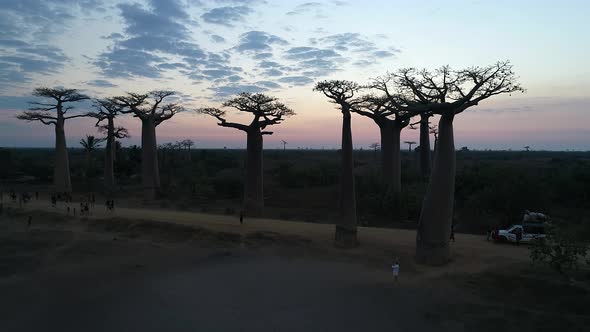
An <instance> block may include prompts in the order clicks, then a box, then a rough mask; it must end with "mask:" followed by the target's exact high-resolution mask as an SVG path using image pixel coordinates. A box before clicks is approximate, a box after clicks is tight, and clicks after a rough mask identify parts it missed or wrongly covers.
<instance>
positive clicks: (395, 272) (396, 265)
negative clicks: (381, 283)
mask: <svg viewBox="0 0 590 332" xmlns="http://www.w3.org/2000/svg"><path fill="white" fill-rule="evenodd" d="M391 270H392V273H393V281H395V282H398V280H397V279H398V277H399V260H397V259H396V260H395V261H394V262H393V265H391Z"/></svg>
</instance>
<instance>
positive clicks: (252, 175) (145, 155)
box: [18, 61, 524, 264]
mask: <svg viewBox="0 0 590 332" xmlns="http://www.w3.org/2000/svg"><path fill="white" fill-rule="evenodd" d="M314 91H318V92H321V93H323V94H324V95H325V96H326V97H327V98H328V99H329V100H330V101H331V102H332V103H334V104H336V105H337V107H338V108H339V109H340V111H341V112H342V154H341V158H342V159H341V162H342V174H341V178H340V219H339V220H338V222H337V223H336V232H335V244H336V245H337V246H342V247H352V246H356V245H357V244H358V240H357V214H356V199H355V184H354V173H353V168H354V167H353V155H352V151H353V140H352V132H351V125H352V124H351V122H352V121H351V119H352V117H351V114H352V113H357V114H359V115H362V116H366V117H369V118H371V119H373V121H374V122H375V124H376V125H377V126H378V127H379V130H380V135H381V143H380V146H381V173H382V177H383V181H384V183H385V184H386V185H387V186H388V187H389V189H390V190H391V192H392V193H393V194H394V195H399V194H400V193H401V191H402V188H401V180H400V179H401V164H400V145H401V142H400V134H401V131H402V129H403V128H405V127H407V126H408V125H411V120H412V119H413V118H414V117H419V121H418V122H416V123H415V124H419V126H420V127H419V129H420V143H419V144H420V145H419V146H420V160H421V163H420V164H421V167H420V168H421V171H422V174H423V175H424V177H425V178H427V179H429V185H428V190H427V192H426V196H425V198H424V201H423V204H422V210H421V214H420V220H419V225H418V232H417V239H416V244H417V246H416V257H417V260H418V261H420V262H423V263H428V264H441V263H444V262H446V261H448V259H449V256H450V251H449V243H448V239H449V233H450V229H451V222H452V215H453V203H454V184H455V146H454V139H453V119H454V117H455V116H456V115H457V114H459V113H461V112H463V111H464V110H466V109H467V108H469V107H472V106H475V105H477V104H478V103H479V102H481V101H482V100H484V99H487V98H489V97H492V96H495V95H499V94H509V93H512V92H517V91H524V90H523V88H522V87H521V86H520V85H519V84H518V83H517V79H516V76H515V74H514V72H513V71H512V66H511V64H510V63H509V62H507V61H506V62H498V63H496V64H493V65H490V66H486V67H471V68H467V69H463V70H452V69H451V68H449V67H442V68H440V69H437V70H434V71H428V70H416V69H412V68H410V69H401V70H398V71H395V72H391V73H388V74H386V75H384V76H382V77H377V78H374V79H371V80H370V82H369V83H368V84H366V85H359V84H357V83H355V82H351V81H343V80H330V81H322V82H318V83H317V84H316V85H315V87H314ZM33 94H34V95H36V96H40V97H45V98H49V99H52V102H51V103H39V102H35V103H32V104H33V107H31V108H30V109H29V110H28V111H25V112H23V113H22V114H20V115H18V118H19V119H23V120H27V121H39V122H42V123H43V124H46V125H54V127H55V136H56V138H55V139H56V162H55V173H54V184H55V189H56V190H58V191H66V192H67V191H71V181H70V176H69V163H68V155H67V149H66V142H65V131H64V124H65V121H66V120H68V119H72V118H76V117H94V118H96V119H97V123H96V126H100V128H101V130H102V131H103V132H105V133H106V134H107V135H106V141H107V146H106V158H105V176H104V178H105V186H106V188H107V189H108V190H112V189H113V188H114V184H115V176H114V170H113V158H114V142H115V139H116V138H120V137H125V136H126V135H127V131H126V130H125V129H124V128H122V127H117V126H115V123H114V122H115V121H114V119H115V117H116V116H118V115H120V114H132V115H133V116H134V117H136V118H138V119H139V120H140V121H141V123H142V133H141V142H142V144H141V148H142V162H141V164H142V174H141V177H142V184H143V188H144V192H145V196H146V198H154V197H155V195H156V193H157V191H158V189H159V188H160V177H159V170H158V158H157V147H158V146H157V143H156V127H157V126H158V125H159V124H161V123H162V122H164V121H166V120H168V119H170V118H172V117H173V116H174V115H175V114H177V113H179V112H182V111H184V110H185V108H184V107H183V106H181V105H179V104H177V103H172V102H168V100H165V99H167V98H168V97H172V96H174V94H175V93H174V92H172V91H152V92H149V93H145V94H137V93H127V94H125V95H122V96H115V97H111V98H105V99H97V100H95V102H94V105H95V108H96V111H95V112H88V113H83V114H76V115H70V114H68V111H69V110H71V109H72V106H71V104H72V103H74V102H78V101H82V100H86V99H90V97H88V96H86V95H84V94H82V93H80V92H78V91H77V90H75V89H61V88H58V89H49V88H38V89H35V90H34V93H33ZM228 108H230V109H234V110H237V111H238V112H246V113H250V115H251V120H250V121H249V122H247V123H236V122H229V121H228V120H227V112H226V109H228ZM51 111H55V112H51ZM196 111H197V112H199V113H201V114H205V115H209V116H211V117H213V118H215V119H216V120H217V121H218V123H217V124H218V125H219V126H221V127H227V128H233V129H237V130H240V131H243V132H244V133H245V134H246V140H247V153H246V155H247V157H246V176H245V180H244V200H243V213H244V215H247V216H260V215H262V213H263V209H264V193H263V164H262V160H263V158H262V151H263V137H264V136H265V135H271V134H273V132H272V131H269V130H268V127H269V126H273V125H277V124H280V123H281V122H282V121H284V120H285V119H286V118H288V117H290V116H292V115H294V114H295V112H294V111H293V110H292V109H291V108H289V107H287V106H286V105H285V104H283V103H281V102H279V101H278V99H277V98H275V97H271V96H267V95H265V94H262V93H241V94H239V95H238V96H236V97H234V98H232V99H229V100H227V101H226V102H225V103H223V104H222V108H212V107H207V108H201V109H198V110H196ZM434 115H439V116H440V120H439V123H438V127H437V128H433V127H430V126H429V119H430V118H431V117H432V116H434ZM430 133H434V134H435V149H434V150H435V153H434V161H433V163H432V167H431V162H430V153H431V149H430V140H429V134H430ZM283 142H284V141H283ZM284 144H285V145H286V144H287V143H286V142H284ZM188 148H189V149H190V146H188Z"/></svg>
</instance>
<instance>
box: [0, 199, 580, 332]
mask: <svg viewBox="0 0 590 332" xmlns="http://www.w3.org/2000/svg"><path fill="white" fill-rule="evenodd" d="M8 206H11V204H8V205H7V204H6V203H5V207H4V210H5V211H4V212H5V215H4V216H3V217H1V218H0V294H2V296H1V298H0V331H242V330H247V331H252V330H253V331H359V330H361V331H432V330H437V331H471V330H480V331H491V330H496V329H497V327H498V326H497V323H498V321H500V322H505V320H506V317H509V318H510V319H513V320H514V319H516V318H518V317H524V318H526V319H524V320H522V321H521V320H520V319H517V320H516V321H515V323H511V324H508V325H506V326H503V327H502V329H503V330H506V331H523V330H525V331H526V330H531V331H533V330H539V328H540V327H542V328H544V329H545V330H552V328H553V327H556V326H557V327H559V325H556V326H554V325H551V322H553V321H554V320H553V316H552V311H545V310H546V309H545V307H539V308H534V310H532V309H526V310H525V309H522V305H521V304H519V303H516V302H515V303H514V304H509V303H507V302H505V299H503V298H495V297H494V296H495V293H496V292H495V291H492V292H489V294H487V293H486V294H484V293H482V291H480V289H485V288H486V287H484V286H485V285H487V284H490V281H486V280H485V278H482V277H481V276H482V275H488V274H489V273H488V271H490V270H492V269H500V270H503V269H506V270H510V269H514V266H519V265H523V264H526V262H527V255H528V251H527V250H526V248H524V247H516V246H510V245H506V246H504V245H494V244H492V243H489V242H487V241H485V237H484V236H479V237H478V236H473V235H463V234H457V235H456V238H457V242H456V243H454V244H452V248H453V262H452V263H451V264H449V265H447V266H445V267H439V268H430V267H424V266H418V265H415V264H414V263H413V261H412V253H413V249H414V237H415V233H414V232H413V231H407V230H395V229H375V228H363V227H361V228H360V230H359V237H360V241H361V246H360V247H359V248H356V249H352V250H341V249H335V248H333V247H332V245H331V244H332V236H333V228H334V226H333V225H324V224H310V223H299V222H293V221H280V220H268V219H249V218H248V219H246V220H245V223H244V224H243V225H240V224H239V220H238V219H237V218H236V217H231V216H219V215H207V214H198V213H190V212H179V211H167V210H148V209H128V208H117V210H116V212H115V213H114V214H110V213H107V212H106V210H105V209H104V207H102V206H97V207H96V208H95V209H94V211H93V212H92V216H90V217H84V218H80V217H76V218H74V217H73V216H71V215H70V216H68V215H67V213H66V208H65V205H63V203H62V204H61V205H59V206H58V207H57V208H52V207H50V206H48V204H47V203H45V202H32V203H30V204H29V205H27V206H26V207H25V210H21V211H18V210H17V207H16V206H11V208H12V209H11V210H12V211H6V210H7V207H8ZM29 215H31V216H32V217H33V223H32V225H31V227H28V226H27V222H26V221H27V218H28V216H29ZM394 257H399V258H400V260H401V267H402V269H401V270H402V273H401V278H400V281H399V282H398V283H394V282H393V280H392V277H391V274H390V265H391V261H392V259H393V258H394ZM494 280H496V279H494ZM510 280H512V279H510ZM519 280H520V279H519ZM494 282H495V281H494ZM523 282H525V281H523ZM518 287H521V288H523V289H525V287H524V286H523V285H520V286H518ZM498 290H501V288H499V289H498ZM523 292H524V291H523ZM519 297H521V298H527V299H528V298H529V294H528V293H526V292H524V293H523V294H519ZM588 299H590V296H588ZM535 300H536V302H543V303H544V302H549V301H548V300H547V299H543V298H539V297H537V298H536V299H535ZM530 305H531V306H533V307H535V306H536V304H535V303H534V302H532V303H531V304H530ZM561 306H563V303H562V304H561ZM523 310H524V311H523ZM551 310H557V309H556V308H553V309H551ZM555 315H557V316H555V321H558V319H559V320H560V321H563V319H567V320H569V321H571V322H574V323H575V324H578V323H580V322H582V323H580V324H581V325H580V326H587V325H583V324H586V322H588V323H590V319H589V318H588V317H589V316H588V314H587V312H586V311H584V312H581V313H578V312H574V313H570V312H569V311H568V312H567V313H566V314H565V313H563V312H558V313H557V314H555ZM547 319H551V320H550V321H549V323H547V322H546V321H545V320H547ZM575 324H573V325H571V324H570V325H568V326H570V327H572V328H573V330H576V326H578V325H575ZM503 325H504V324H503Z"/></svg>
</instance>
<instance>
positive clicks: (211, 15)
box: [201, 6, 253, 27]
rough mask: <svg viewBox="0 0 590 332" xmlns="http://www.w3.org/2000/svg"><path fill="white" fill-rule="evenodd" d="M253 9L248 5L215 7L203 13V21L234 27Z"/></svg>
mask: <svg viewBox="0 0 590 332" xmlns="http://www.w3.org/2000/svg"><path fill="white" fill-rule="evenodd" d="M252 11H253V10H252V9H251V8H250V7H247V6H226V7H218V8H213V9H211V10H209V11H207V12H205V13H203V15H201V18H202V19H203V21H205V22H207V23H210V24H218V25H224V26H228V27H233V26H234V24H235V23H238V22H242V21H243V20H244V18H245V16H246V15H248V14H250V13H251V12H252Z"/></svg>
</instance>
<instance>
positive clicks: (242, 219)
mask: <svg viewBox="0 0 590 332" xmlns="http://www.w3.org/2000/svg"><path fill="white" fill-rule="evenodd" d="M243 223H244V213H243V212H242V211H240V225H242V224H243Z"/></svg>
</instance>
